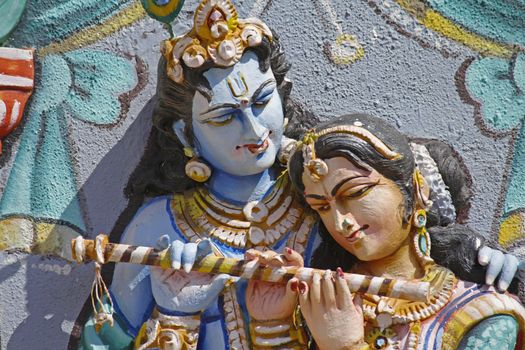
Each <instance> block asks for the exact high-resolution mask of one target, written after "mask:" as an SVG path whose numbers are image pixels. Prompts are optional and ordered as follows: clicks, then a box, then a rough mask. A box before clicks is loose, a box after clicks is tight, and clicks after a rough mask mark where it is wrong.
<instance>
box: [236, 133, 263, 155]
mask: <svg viewBox="0 0 525 350" xmlns="http://www.w3.org/2000/svg"><path fill="white" fill-rule="evenodd" d="M271 134H272V132H271V131H269V132H268V133H267V134H266V135H265V136H264V137H263V138H262V141H261V142H258V143H247V144H244V145H242V146H237V147H235V148H236V149H240V148H246V149H248V151H250V153H252V154H254V155H259V154H261V153H264V152H265V151H266V150H267V149H268V146H269V145H270V135H271Z"/></svg>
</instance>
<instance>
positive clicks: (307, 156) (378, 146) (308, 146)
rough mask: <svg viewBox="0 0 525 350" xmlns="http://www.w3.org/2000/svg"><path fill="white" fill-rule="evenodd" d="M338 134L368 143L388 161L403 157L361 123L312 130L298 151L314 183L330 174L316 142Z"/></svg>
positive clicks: (300, 144)
mask: <svg viewBox="0 0 525 350" xmlns="http://www.w3.org/2000/svg"><path fill="white" fill-rule="evenodd" d="M336 133H339V134H351V135H353V136H355V137H357V138H360V139H362V140H364V141H366V142H368V143H369V144H370V145H371V146H372V147H374V148H375V150H376V151H377V152H379V154H381V155H382V156H383V157H385V158H386V159H390V160H393V159H397V158H400V157H402V156H401V154H399V153H397V152H394V151H392V150H391V149H390V148H389V147H388V146H387V145H386V144H385V143H384V142H383V141H381V139H379V138H378V137H377V136H375V135H374V134H372V133H371V132H370V131H369V130H367V129H365V128H364V127H363V124H362V123H361V122H359V121H356V122H354V125H340V126H334V127H331V128H328V129H324V130H321V131H319V132H317V133H316V132H314V131H313V130H311V131H309V132H307V133H306V135H305V136H304V138H303V140H302V141H301V142H300V143H299V144H298V146H297V149H300V148H302V151H303V160H304V163H303V166H304V168H305V169H306V170H307V171H308V175H309V176H310V178H311V179H312V181H314V182H318V181H319V180H320V179H321V178H322V177H323V176H325V175H326V174H328V166H327V165H326V163H325V162H324V161H323V160H322V159H319V158H317V156H316V154H315V142H316V141H317V139H318V138H319V137H321V136H325V135H328V134H336Z"/></svg>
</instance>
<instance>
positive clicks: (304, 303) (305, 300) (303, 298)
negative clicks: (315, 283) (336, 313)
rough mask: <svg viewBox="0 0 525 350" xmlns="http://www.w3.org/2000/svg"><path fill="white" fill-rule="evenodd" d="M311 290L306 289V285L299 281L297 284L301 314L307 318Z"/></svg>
mask: <svg viewBox="0 0 525 350" xmlns="http://www.w3.org/2000/svg"><path fill="white" fill-rule="evenodd" d="M311 294H312V293H311V290H310V288H308V284H307V283H305V282H303V281H300V282H299V304H300V305H301V313H302V314H303V315H304V316H305V317H307V316H308V315H310V310H311V309H310V298H311Z"/></svg>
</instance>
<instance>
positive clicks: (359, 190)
mask: <svg viewBox="0 0 525 350" xmlns="http://www.w3.org/2000/svg"><path fill="white" fill-rule="evenodd" d="M375 185H376V184H372V185H365V186H359V187H354V188H352V189H350V190H348V191H347V192H346V193H345V195H344V196H345V197H346V198H349V199H357V198H361V197H363V196H365V195H366V194H368V192H370V190H371V189H372V188H374V186H375Z"/></svg>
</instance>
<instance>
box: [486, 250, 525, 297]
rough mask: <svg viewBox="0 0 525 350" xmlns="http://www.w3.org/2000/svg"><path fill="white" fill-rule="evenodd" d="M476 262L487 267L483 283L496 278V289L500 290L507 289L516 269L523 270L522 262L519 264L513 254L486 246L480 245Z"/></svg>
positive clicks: (491, 281)
mask: <svg viewBox="0 0 525 350" xmlns="http://www.w3.org/2000/svg"><path fill="white" fill-rule="evenodd" d="M478 262H479V264H480V265H482V266H486V267H487V274H486V276H485V283H486V284H488V285H492V284H494V281H495V280H496V278H497V279H498V285H497V286H498V289H499V290H500V291H502V292H504V291H506V290H507V288H508V287H509V285H510V283H511V282H512V280H513V279H514V277H515V275H516V272H518V270H525V266H524V264H520V261H519V260H518V258H517V257H516V256H515V255H513V254H508V253H503V252H502V251H500V250H497V249H492V248H490V247H487V246H483V247H481V249H480V250H479V251H478Z"/></svg>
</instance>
